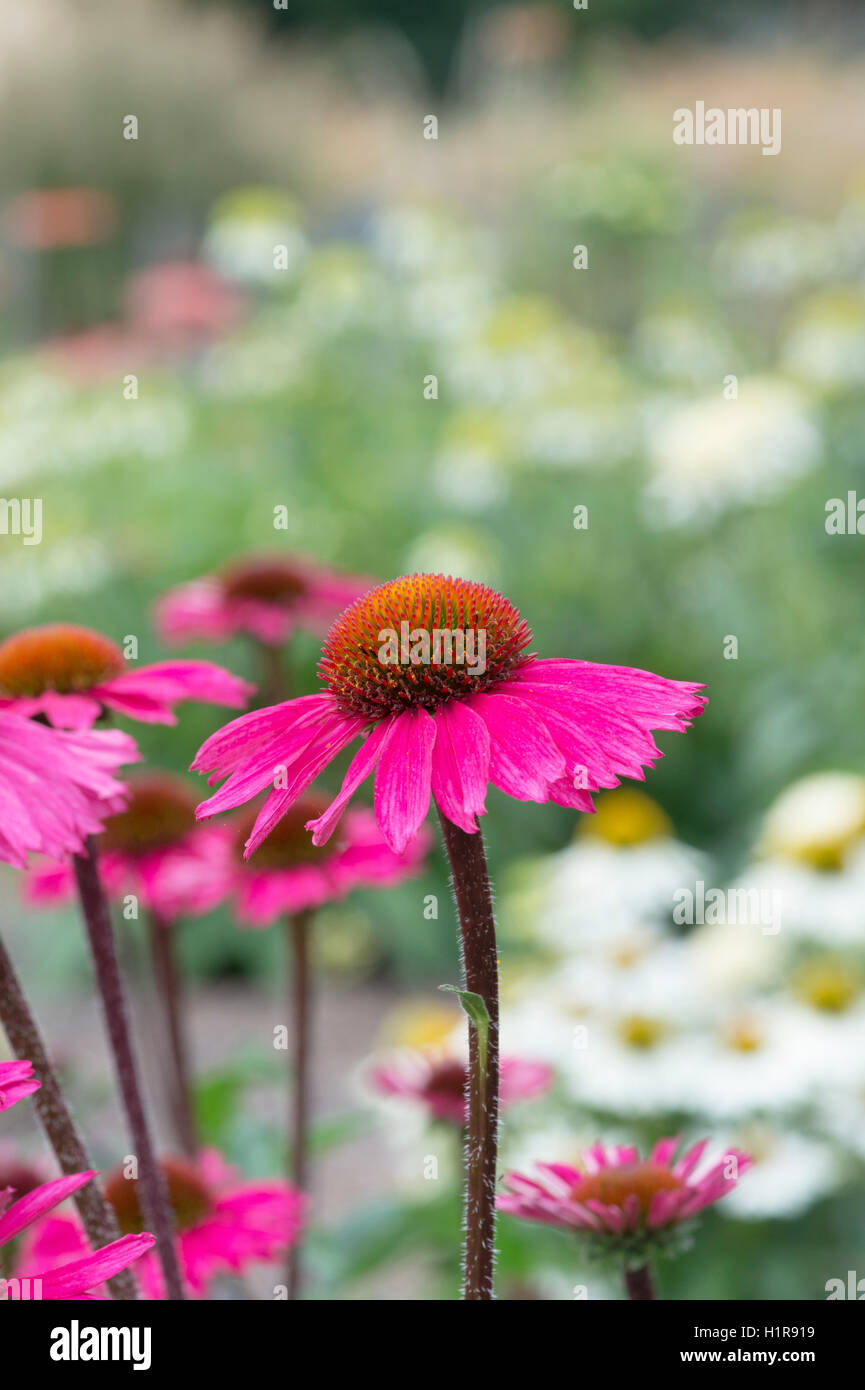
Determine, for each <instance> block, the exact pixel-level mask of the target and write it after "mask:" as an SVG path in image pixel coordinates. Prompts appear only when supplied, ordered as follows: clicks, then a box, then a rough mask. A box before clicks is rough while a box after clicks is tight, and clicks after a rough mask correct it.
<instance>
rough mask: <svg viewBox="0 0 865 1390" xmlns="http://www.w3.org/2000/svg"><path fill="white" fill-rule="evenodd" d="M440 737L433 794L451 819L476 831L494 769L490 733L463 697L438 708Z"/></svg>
mask: <svg viewBox="0 0 865 1390" xmlns="http://www.w3.org/2000/svg"><path fill="white" fill-rule="evenodd" d="M434 718H435V723H436V740H435V747H434V749H433V761H432V794H433V797H434V798H435V802H436V805H437V806H438V808H439V810H440V811H441V812H442V814H443V815H445V816H447V818H448V820H450V821H453V823H454V825H458V826H459V827H460V829H461V830H465V831H466V832H467V834H469V835H473V834H474V833H475V831H476V830H477V828H478V827H477V821H476V817H477V816H482V815H484V813H485V811H486V806H485V804H484V803H485V800H486V792H487V781H488V779H489V770H490V736H489V733H488V732H487V726H486V724H485V723H484V721H483V720H482V719H481V717H480V715H478V714H476V713H475V712H474V710H472V709H470V708H469V707H468V705H466V704H464V703H463V702H462V701H460V700H450V701H448V703H447V704H446V705H442V706H441V707H440V708H439V709H437V710H436V712H435V716H434Z"/></svg>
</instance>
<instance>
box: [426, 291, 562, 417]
mask: <svg viewBox="0 0 865 1390" xmlns="http://www.w3.org/2000/svg"><path fill="white" fill-rule="evenodd" d="M448 376H449V379H450V381H451V382H452V384H453V389H454V390H455V391H456V392H458V394H459V395H460V396H462V397H463V398H464V399H466V400H472V401H477V402H483V403H485V404H487V405H498V406H514V405H522V406H525V405H526V404H527V403H529V402H536V401H537V400H538V399H539V398H540V397H542V396H543V395H544V393H545V392H548V391H549V390H550V389H551V388H554V387H555V386H556V384H557V383H559V382H562V384H564V382H565V381H566V380H567V379H568V377H569V376H570V358H569V355H568V353H567V337H566V334H565V333H564V330H563V327H562V323H561V319H560V316H559V313H558V310H557V308H556V306H555V305H554V304H553V302H552V301H551V300H547V299H544V298H542V297H541V296H531V295H526V296H520V297H514V298H511V299H503V300H501V301H500V302H499V303H498V304H496V305H495V306H494V308H493V309H492V310H491V312H490V314H489V315H488V316H487V318H486V319H485V320H483V321H482V322H481V323H480V324H479V325H477V327H476V329H475V332H474V333H473V334H472V335H471V336H470V337H467V338H465V339H464V340H462V341H461V342H459V343H456V344H454V349H453V359H452V361H451V362H450V364H449V370H448Z"/></svg>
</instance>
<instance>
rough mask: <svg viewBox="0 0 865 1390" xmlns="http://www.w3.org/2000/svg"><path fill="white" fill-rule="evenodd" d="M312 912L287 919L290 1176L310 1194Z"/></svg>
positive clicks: (296, 1293)
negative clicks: (310, 949) (290, 1049)
mask: <svg viewBox="0 0 865 1390" xmlns="http://www.w3.org/2000/svg"><path fill="white" fill-rule="evenodd" d="M312 915H313V914H312V912H311V911H309V910H307V911H305V912H296V913H294V914H293V915H292V916H290V917H288V918H287V919H286V935H287V938H288V946H289V959H290V962H291V965H290V969H291V976H290V981H289V998H290V1000H291V1004H292V1031H293V1048H292V1075H293V1084H292V1091H291V1107H290V1113H289V1135H288V1140H289V1154H290V1166H289V1176H290V1177H291V1181H292V1183H293V1184H294V1186H295V1187H296V1188H297V1189H298V1191H300V1192H306V1191H307V1176H308V1168H309V1153H308V1146H309V1053H310V1036H309V1024H310V992H311V991H310V976H309V928H310V923H311V922H312ZM287 1280H288V1296H289V1298H291V1299H296V1298H299V1297H300V1285H301V1244H300V1237H299V1236H298V1238H297V1241H296V1243H295V1244H294V1245H292V1247H291V1249H290V1250H289V1252H288V1267H287Z"/></svg>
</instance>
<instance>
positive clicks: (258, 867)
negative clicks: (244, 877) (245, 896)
mask: <svg viewBox="0 0 865 1390" xmlns="http://www.w3.org/2000/svg"><path fill="white" fill-rule="evenodd" d="M328 805H329V801H328V798H327V797H324V796H316V795H315V794H314V793H313V794H309V795H307V796H302V797H301V798H300V799H299V800H298V801H296V802H295V803H294V805H293V806H290V807H289V809H288V810H287V811H286V813H285V815H284V816H283V817H282V819H281V820H280V821H278V822H277V824H276V825H275V826H274V828H273V830H271V832H270V834H269V835H268V837H267V839H266V840H265V841H264V842H263V844H261V845H259V847H258V849H257V850H256V851H255V852H254V854H252V855H251V857H250V858H249V859H248V860H247V861H245V862H244V858H243V849H244V846H245V844H246V842H247V840H248V839H249V837H250V835H251V834H252V827H253V825H254V824H255V820H256V817H257V815H258V808H254V809H253V810H252V811H251V812H249V813H247V814H245V815H243V816H241V817H239V819H238V820H237V821H236V822H235V825H236V829H235V837H234V857H235V859H236V861H237V863H238V864H240V865H242V866H243V867H244V868H246V869H248V870H250V871H251V872H252V873H261V872H262V871H265V872H268V871H269V872H277V871H279V870H280V869H294V868H296V867H297V866H298V865H299V864H318V863H320V862H321V861H322V860H325V859H330V858H332V857H333V855H334V853H336V852H338V850H339V848H340V841H339V839H338V837H337V836H334V838H333V839H331V840H329V841H328V842H327V844H326V845H314V844H313V843H312V836H311V835H310V833H309V831H308V830H307V829H306V822H307V821H309V820H317V819H318V817H319V816H320V815H321V814H322V813H323V812H324V811H325V810H326V809H327V807H328Z"/></svg>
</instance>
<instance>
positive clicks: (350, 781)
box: [306, 716, 395, 845]
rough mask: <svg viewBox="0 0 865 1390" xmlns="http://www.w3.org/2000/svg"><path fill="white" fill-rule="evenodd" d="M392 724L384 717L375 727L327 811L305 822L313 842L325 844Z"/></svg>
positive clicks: (362, 745) (391, 721) (372, 762)
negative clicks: (315, 818)
mask: <svg viewBox="0 0 865 1390" xmlns="http://www.w3.org/2000/svg"><path fill="white" fill-rule="evenodd" d="M394 717H395V716H394ZM392 724H393V718H391V719H386V720H384V721H383V722H382V723H381V724H377V725H376V726H375V728H374V729H373V730H372V732H371V733H370V734H369V735H368V737H367V738H365V739H364V741H363V743H362V744H361V746H360V748H358V750H357V752H356V753H355V755H354V757H353V758H352V760H351V762H350V763H349V766H348V771H347V772H346V774H345V777H344V779H343V783H342V786H341V787H340V789H339V792H338V793H337V795H336V796H335V797H334V799H333V801H332V802H331V803H330V805H329V806H328V808H327V810H326V811H325V812H323V814H322V815H320V816H319V817H318V818H317V820H311V821H307V823H306V828H307V830H310V831H312V843H313V844H314V845H326V844H327V842H328V840H329V839H330V837H331V835H332V834H333V832H334V830H335V829H336V827H337V825H338V824H339V820H340V817H341V815H342V813H343V811H344V810H345V808H346V806H347V805H348V803H349V801H350V800H351V798H352V797H353V796H354V793H355V792H356V791H357V789H358V787H359V786H360V785H361V783H362V782H365V781H366V779H367V777H369V775H370V773H371V772H372V771H373V770H374V769H375V766H376V764H377V762H378V759H379V754H380V753H381V747H382V744H383V743H384V741H385V739H386V738H387V736H388V734H389V732H390V729H391V725H392Z"/></svg>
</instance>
